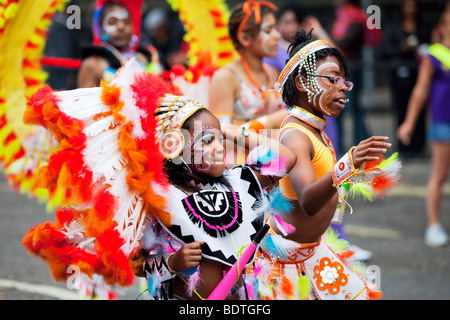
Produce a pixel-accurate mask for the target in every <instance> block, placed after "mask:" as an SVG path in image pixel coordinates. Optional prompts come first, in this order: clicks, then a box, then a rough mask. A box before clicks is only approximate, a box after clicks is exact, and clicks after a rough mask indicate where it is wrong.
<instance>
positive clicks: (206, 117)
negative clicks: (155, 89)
mask: <svg viewBox="0 0 450 320" xmlns="http://www.w3.org/2000/svg"><path fill="white" fill-rule="evenodd" d="M156 114H157V118H158V119H160V123H161V125H160V127H159V128H160V130H159V131H158V133H157V136H158V138H159V139H160V151H161V153H162V155H163V156H164V158H165V159H166V161H165V171H166V173H167V177H168V179H169V181H170V183H171V186H170V187H169V190H168V192H167V194H166V195H165V196H166V198H167V199H168V204H167V211H168V212H169V214H170V222H162V221H160V220H159V221H157V220H155V221H154V223H153V224H150V225H149V226H148V228H147V229H146V232H145V235H144V239H143V241H142V247H143V249H144V250H147V252H148V253H149V254H148V257H147V258H146V262H145V264H144V274H145V276H146V277H147V279H148V281H149V287H148V290H149V292H150V294H151V296H152V297H154V298H159V299H205V298H207V297H208V296H209V294H210V293H211V292H212V291H213V289H214V288H215V287H216V286H217V285H218V283H219V282H220V280H222V278H223V276H224V274H226V273H227V272H228V270H229V268H230V266H233V264H235V263H236V261H237V260H238V259H239V256H240V254H241V253H242V251H243V250H244V249H245V247H246V245H248V244H249V243H250V241H251V240H252V238H253V237H254V236H255V234H256V233H257V231H258V230H259V229H261V227H262V226H263V224H264V213H263V211H264V210H265V209H267V200H266V196H265V191H264V189H265V188H266V187H269V186H272V185H273V184H274V183H275V182H276V181H278V179H279V178H281V176H283V175H284V174H286V173H287V171H288V170H289V169H290V168H291V167H292V166H293V165H294V163H295V156H294V155H293V153H292V152H291V151H290V150H289V149H287V148H286V147H284V146H283V145H281V144H279V143H278V142H276V141H275V140H273V139H270V138H267V137H263V136H259V135H258V134H256V133H253V132H249V131H247V130H246V129H241V128H239V127H237V128H236V127H234V126H233V125H225V127H226V129H225V128H224V130H223V131H222V129H221V125H220V123H219V120H218V119H217V118H216V117H215V116H214V115H213V114H212V113H211V112H210V111H209V110H208V109H207V108H206V107H204V106H203V105H201V104H199V103H197V102H195V101H192V100H191V99H190V98H187V97H177V96H166V97H165V98H164V99H163V101H162V104H161V107H160V108H159V109H157V112H156ZM224 138H225V139H227V140H230V141H229V142H230V143H231V145H234V144H239V145H241V146H246V147H247V148H249V147H251V146H257V145H258V146H257V147H256V148H255V149H254V150H253V152H251V153H250V155H249V158H248V161H247V164H246V165H242V166H238V167H234V168H232V169H228V170H227V169H226V163H225V149H224V143H223V139H224ZM286 170H287V171H286ZM241 263H244V264H246V265H248V264H250V263H251V261H249V262H245V261H244V262H241ZM235 281H236V285H235V287H234V289H233V290H232V291H231V292H230V294H229V297H230V298H234V299H236V298H244V299H245V298H249V299H250V298H256V296H255V294H254V293H253V290H250V289H251V286H249V287H248V288H247V287H245V288H244V287H243V284H242V279H240V278H239V279H238V278H237V279H235ZM245 293H247V295H245Z"/></svg>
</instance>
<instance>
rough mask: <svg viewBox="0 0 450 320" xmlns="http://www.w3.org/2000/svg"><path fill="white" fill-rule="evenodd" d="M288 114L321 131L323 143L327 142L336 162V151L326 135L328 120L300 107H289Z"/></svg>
mask: <svg viewBox="0 0 450 320" xmlns="http://www.w3.org/2000/svg"><path fill="white" fill-rule="evenodd" d="M288 113H289V114H290V115H291V116H293V117H295V118H297V119H298V120H300V121H302V122H305V123H307V124H309V125H310V126H311V127H313V128H316V129H317V130H319V132H320V135H321V136H322V139H323V141H324V142H325V145H326V147H327V148H328V149H330V151H331V153H332V154H333V157H334V160H335V162H336V152H335V151H334V147H333V144H332V143H331V140H330V138H329V137H328V135H327V134H326V133H325V131H324V130H325V127H326V126H327V120H325V119H322V118H319V117H317V116H315V115H313V114H312V113H311V112H309V111H306V110H305V109H303V108H302V107H299V106H296V105H294V106H292V107H290V106H289V107H288Z"/></svg>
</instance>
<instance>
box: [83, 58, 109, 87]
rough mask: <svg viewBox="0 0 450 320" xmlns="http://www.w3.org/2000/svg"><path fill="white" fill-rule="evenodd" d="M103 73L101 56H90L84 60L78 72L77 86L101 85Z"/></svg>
mask: <svg viewBox="0 0 450 320" xmlns="http://www.w3.org/2000/svg"><path fill="white" fill-rule="evenodd" d="M102 75H103V66H102V65H101V63H100V62H99V57H97V56H90V57H88V58H86V59H84V60H83V63H82V64H81V67H80V71H79V72H78V78H77V87H78V88H93V87H98V86H99V85H100V80H101V79H102Z"/></svg>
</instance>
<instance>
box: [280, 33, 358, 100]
mask: <svg viewBox="0 0 450 320" xmlns="http://www.w3.org/2000/svg"><path fill="white" fill-rule="evenodd" d="M312 31H313V29H311V30H310V31H309V32H308V33H306V31H305V30H304V29H301V30H299V31H297V33H296V34H295V35H294V36H293V37H292V42H291V44H290V45H289V48H288V52H289V59H291V58H292V57H293V56H294V55H295V54H296V53H297V52H298V51H299V50H300V49H302V48H303V47H304V46H306V45H307V44H308V43H311V42H312V40H311V38H312ZM314 54H315V56H316V61H318V60H321V59H325V58H326V57H329V56H335V57H336V58H337V59H338V61H339V66H340V68H341V70H343V71H344V77H345V78H349V77H350V74H349V71H348V64H347V60H346V59H345V57H344V54H343V53H342V51H341V50H339V49H338V48H325V49H322V50H319V51H316V52H315V53H314ZM289 59H287V60H286V63H287V62H288V61H289ZM298 68H299V67H297V68H296V69H294V70H293V71H292V72H291V74H290V75H289V77H288V78H287V80H286V83H285V84H284V89H283V101H284V103H286V104H287V105H288V106H292V105H296V104H298V101H297V88H296V85H295V78H296V77H297V75H298ZM300 74H301V75H302V76H304V77H306V70H305V69H304V68H303V69H302V70H301V73H300Z"/></svg>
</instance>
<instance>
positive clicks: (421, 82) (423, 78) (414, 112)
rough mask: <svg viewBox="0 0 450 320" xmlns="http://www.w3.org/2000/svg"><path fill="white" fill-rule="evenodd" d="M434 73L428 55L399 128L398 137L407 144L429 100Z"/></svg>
mask: <svg viewBox="0 0 450 320" xmlns="http://www.w3.org/2000/svg"><path fill="white" fill-rule="evenodd" d="M433 75H434V70H433V64H432V63H431V60H430V59H429V58H428V57H427V58H424V59H423V61H422V63H421V65H420V68H419V75H418V76H417V81H416V84H415V86H414V88H413V91H412V93H411V97H410V98H409V102H408V109H407V111H406V116H405V120H404V121H403V123H402V124H401V125H400V126H399V128H398V130H397V137H398V139H399V140H400V141H401V142H402V143H403V144H405V145H408V144H409V143H410V141H411V136H412V134H413V132H414V127H415V126H416V122H417V118H418V117H419V114H420V111H421V110H422V108H423V106H424V105H425V103H426V102H427V99H428V96H429V93H430V84H431V81H432V79H433Z"/></svg>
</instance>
